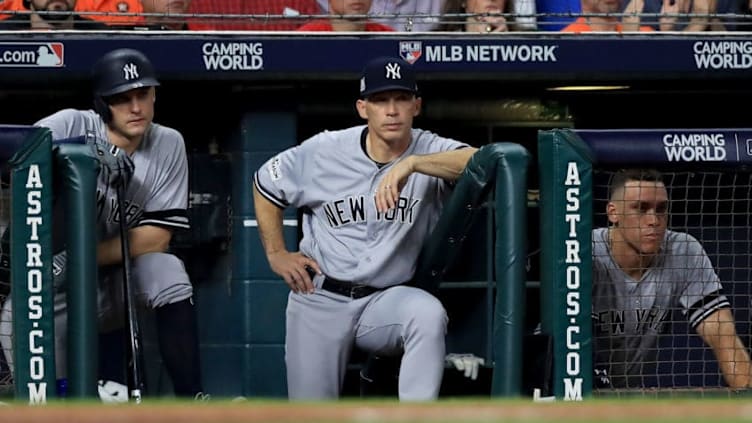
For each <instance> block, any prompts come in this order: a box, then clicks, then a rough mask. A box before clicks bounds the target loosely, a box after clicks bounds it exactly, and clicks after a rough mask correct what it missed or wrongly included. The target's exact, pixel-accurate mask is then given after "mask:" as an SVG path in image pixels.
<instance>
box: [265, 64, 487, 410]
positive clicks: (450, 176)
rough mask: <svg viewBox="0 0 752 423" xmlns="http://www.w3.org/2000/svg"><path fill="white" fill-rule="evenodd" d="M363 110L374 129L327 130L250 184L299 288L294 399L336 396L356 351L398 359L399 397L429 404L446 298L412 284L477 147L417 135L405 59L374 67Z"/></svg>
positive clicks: (292, 314) (291, 332)
mask: <svg viewBox="0 0 752 423" xmlns="http://www.w3.org/2000/svg"><path fill="white" fill-rule="evenodd" d="M355 106H356V108H357V111H358V114H359V115H360V117H361V118H363V119H365V120H366V122H367V124H366V125H363V126H356V127H352V128H349V129H344V130H339V131H324V132H321V133H319V134H317V135H315V136H313V137H311V138H310V139H308V140H306V141H304V142H303V143H302V144H301V145H299V146H297V147H294V148H291V149H288V150H286V151H283V152H282V153H279V154H278V155H276V156H274V157H273V158H271V159H270V160H269V161H268V162H266V164H264V165H263V166H262V167H261V168H260V169H259V170H258V171H257V172H256V174H255V176H254V185H253V186H254V188H253V198H254V202H255V209H256V216H257V219H258V226H259V233H260V236H261V241H262V243H263V246H264V249H265V252H266V256H267V259H268V260H269V265H270V266H271V268H272V270H273V271H274V272H275V273H277V274H278V275H280V276H281V277H282V278H283V279H284V280H285V282H286V283H287V285H288V286H289V287H290V289H291V292H290V295H289V298H288V303H287V333H286V356H285V361H286V365H287V385H288V395H289V397H290V398H291V399H296V400H298V399H327V398H336V397H338V396H339V393H340V388H341V384H342V382H343V378H344V375H345V370H346V365H347V362H348V358H349V355H350V352H351V349H352V348H353V345H356V346H358V347H359V348H362V349H364V350H367V351H371V352H377V353H378V354H380V355H398V354H402V364H401V368H400V375H399V397H400V399H401V400H412V401H418V400H432V399H435V398H436V397H437V396H438V393H439V387H440V385H441V380H442V376H443V370H444V353H445V345H444V337H445V333H446V327H447V315H446V311H445V310H444V308H443V306H442V304H441V302H439V300H438V299H436V298H435V297H434V296H432V295H431V294H429V293H428V292H426V291H423V290H421V289H418V288H415V287H410V286H407V285H405V284H404V282H407V281H409V280H410V279H411V278H412V277H413V273H414V271H415V262H416V258H417V256H418V252H419V250H420V248H421V245H422V242H423V240H424V239H425V237H426V236H427V235H428V233H429V232H430V231H431V229H432V228H433V226H434V224H435V223H436V221H437V219H438V217H439V213H440V211H441V205H442V201H443V199H444V198H445V195H446V194H447V191H448V190H449V188H450V186H451V184H452V182H453V181H454V180H456V179H457V178H458V177H459V176H460V174H461V173H462V171H463V170H464V168H465V165H466V164H467V162H468V160H469V158H470V156H471V155H472V154H473V153H474V152H475V151H476V149H475V148H472V147H470V146H468V145H467V144H465V143H462V142H459V141H456V140H453V139H448V138H442V137H440V136H438V135H436V134H433V133H430V132H427V131H424V130H420V129H413V127H412V123H413V119H414V118H415V117H416V116H418V114H419V113H420V108H421V99H420V98H419V96H418V89H417V86H416V83H415V74H414V71H413V69H412V67H411V66H410V65H409V64H408V63H406V62H405V61H403V60H401V59H398V58H388V57H387V58H378V59H375V60H373V61H370V62H369V63H368V64H366V66H365V68H364V70H363V74H362V78H361V80H360V98H359V99H358V100H357V101H356V104H355ZM288 206H292V207H298V208H301V209H303V210H304V213H303V239H302V241H301V242H300V246H299V251H295V252H293V251H288V250H287V248H286V247H285V243H284V240H283V237H282V215H283V213H282V211H283V209H284V208H285V207H288Z"/></svg>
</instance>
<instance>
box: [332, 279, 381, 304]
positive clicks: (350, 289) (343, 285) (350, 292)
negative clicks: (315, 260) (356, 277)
mask: <svg viewBox="0 0 752 423" xmlns="http://www.w3.org/2000/svg"><path fill="white" fill-rule="evenodd" d="M321 289H323V290H326V291H329V292H334V293H335V294H340V295H344V296H345V297H350V298H352V299H354V300H355V299H358V298H363V297H367V296H369V295H371V294H373V293H374V292H378V291H381V289H382V288H376V287H373V286H368V285H358V284H354V283H352V282H346V281H340V280H337V279H332V278H330V277H328V276H326V277H324V283H322V284H321Z"/></svg>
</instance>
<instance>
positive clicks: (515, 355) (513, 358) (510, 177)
mask: <svg viewBox="0 0 752 423" xmlns="http://www.w3.org/2000/svg"><path fill="white" fill-rule="evenodd" d="M529 158H530V155H529V153H528V152H527V150H525V149H524V147H522V146H520V145H518V144H512V143H494V144H489V145H485V146H483V147H481V148H480V149H479V150H478V151H477V152H476V153H475V154H474V155H473V156H472V157H471V158H470V161H469V162H468V164H467V167H466V168H465V171H464V172H463V174H462V176H461V177H460V178H459V179H458V180H457V185H456V186H455V188H454V191H453V193H452V195H451V196H450V197H449V199H448V200H447V203H446V204H445V205H444V210H443V211H442V213H441V217H439V221H438V222H437V223H436V226H435V228H434V230H433V231H432V232H431V234H430V235H429V237H428V238H427V239H426V241H425V242H424V243H423V248H422V250H421V253H420V256H419V258H418V263H417V266H416V272H415V278H414V284H415V285H416V286H418V287H421V288H423V289H425V290H427V291H429V292H433V293H436V292H438V290H439V284H440V283H441V281H442V279H443V277H444V274H445V273H446V272H447V270H448V269H449V268H450V267H451V266H452V263H453V261H454V260H455V258H456V257H457V255H458V254H459V252H460V250H461V249H462V242H463V241H464V239H465V238H466V236H467V234H468V233H469V231H470V228H471V226H472V225H473V224H475V223H476V222H477V221H478V217H479V216H480V215H481V213H480V212H481V210H482V209H483V208H484V207H485V206H486V202H487V201H488V200H489V198H490V197H492V196H491V195H490V192H491V190H492V189H493V188H494V184H496V188H495V191H494V192H495V193H496V196H497V198H496V199H495V201H496V205H495V206H494V207H495V214H496V237H497V240H496V248H495V251H494V261H495V266H496V274H495V276H494V280H492V281H490V283H491V284H493V285H495V288H496V298H495V300H494V301H495V302H496V306H495V307H493V305H492V304H491V305H489V307H493V308H494V310H495V311H494V312H493V320H494V322H493V332H492V335H491V337H490V338H491V339H489V340H488V342H489V344H490V348H489V350H490V351H491V352H490V357H488V361H489V362H488V365H493V366H494V372H493V382H492V387H491V393H492V395H497V396H519V395H520V394H521V389H522V370H521V369H522V331H523V326H524V313H525V307H524V304H525V291H524V287H525V262H526V251H527V249H526V243H525V239H526V216H527V210H526V207H527V166H528V162H529ZM489 238H490V236H489ZM489 288H491V289H493V288H494V286H490V287H489ZM489 314H490V313H489ZM450 319H451V316H450ZM490 361H493V363H491V362H490Z"/></svg>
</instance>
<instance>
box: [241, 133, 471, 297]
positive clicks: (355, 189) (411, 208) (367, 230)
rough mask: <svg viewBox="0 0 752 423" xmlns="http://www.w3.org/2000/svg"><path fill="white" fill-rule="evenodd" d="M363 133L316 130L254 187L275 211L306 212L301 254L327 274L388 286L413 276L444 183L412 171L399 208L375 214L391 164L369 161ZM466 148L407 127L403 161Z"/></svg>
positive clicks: (276, 160) (266, 169)
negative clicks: (380, 186) (377, 195)
mask: <svg viewBox="0 0 752 423" xmlns="http://www.w3.org/2000/svg"><path fill="white" fill-rule="evenodd" d="M365 134H366V127H365V126H356V127H353V128H349V129H344V130H340V131H324V132H321V133H319V134H317V135H315V136H313V137H311V138H310V139H308V140H306V141H304V142H303V143H302V144H300V145H299V146H297V147H294V148H291V149H288V150H286V151H284V152H282V153H280V154H278V155H276V156H275V157H273V158H272V159H270V160H269V161H268V162H266V164H264V165H263V166H262V167H261V168H260V169H259V171H257V172H256V174H255V178H254V183H255V185H256V189H257V190H258V192H259V193H260V194H261V195H263V196H264V197H265V198H267V199H268V200H269V201H271V202H272V203H274V204H276V205H277V206H279V207H281V208H284V207H287V206H294V207H298V208H300V207H304V208H305V209H306V210H307V211H306V213H304V214H303V239H302V241H301V243H300V251H301V252H302V253H303V254H305V255H306V256H308V257H311V258H313V259H314V260H316V262H317V263H318V264H319V266H320V267H321V270H322V272H323V273H324V274H325V275H327V276H330V277H333V278H336V279H340V280H345V281H352V282H355V283H359V284H366V285H371V286H375V287H386V286H391V285H395V284H398V283H401V282H405V281H407V280H409V279H410V278H412V276H413V273H414V271H415V261H416V258H417V256H418V253H419V252H420V249H421V246H422V241H423V239H424V238H425V236H426V234H427V233H428V232H429V231H430V230H431V229H432V228H433V226H434V224H435V223H436V221H437V219H438V217H439V214H440V212H441V206H442V201H443V198H444V197H443V194H444V192H445V190H446V189H447V183H446V182H445V181H443V180H442V179H440V178H436V177H432V176H427V175H423V174H419V173H415V174H413V175H411V176H410V177H409V178H408V180H407V184H406V185H405V187H404V188H403V189H402V191H401V193H400V198H399V201H398V203H397V207H395V208H394V209H392V210H389V211H388V212H386V213H378V212H377V210H376V202H375V197H374V192H375V190H376V188H377V186H378V183H379V181H380V180H381V178H382V176H383V175H384V174H385V173H386V172H388V171H389V169H391V167H392V166H391V164H387V165H385V166H379V165H378V164H377V163H376V162H374V161H373V160H371V159H370V158H369V156H368V154H366V153H365V151H364V142H365V141H364V140H365ZM467 146H468V145H467V144H465V143H462V142H459V141H456V140H453V139H448V138H442V137H440V136H438V135H436V134H433V133H431V132H428V131H424V130H420V129H413V130H412V142H411V143H410V146H409V147H408V148H407V150H406V151H405V152H404V153H403V155H402V157H406V156H408V155H414V154H430V153H437V152H443V151H450V150H455V149H458V148H463V147H467ZM395 162H396V161H395Z"/></svg>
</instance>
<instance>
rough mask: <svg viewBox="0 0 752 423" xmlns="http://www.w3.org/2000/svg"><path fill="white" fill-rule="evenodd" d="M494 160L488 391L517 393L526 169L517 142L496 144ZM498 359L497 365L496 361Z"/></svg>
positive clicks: (522, 310) (522, 312) (522, 317)
mask: <svg viewBox="0 0 752 423" xmlns="http://www.w3.org/2000/svg"><path fill="white" fill-rule="evenodd" d="M499 146H500V151H501V153H503V154H501V155H500V157H499V160H498V162H497V164H496V192H495V194H496V195H495V199H496V206H495V215H496V248H495V263H496V308H495V313H494V325H493V333H494V336H493V343H494V353H493V359H494V363H495V364H496V368H495V369H494V373H493V380H492V385H491V393H492V394H493V395H502V396H515V395H517V396H519V395H522V338H523V329H524V325H525V278H526V275H525V263H526V261H527V242H526V240H527V168H528V163H529V161H530V153H529V152H528V151H527V150H526V149H525V148H524V147H522V146H521V145H518V144H511V143H501V144H499ZM502 363H503V367H502V366H500V364H502Z"/></svg>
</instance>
